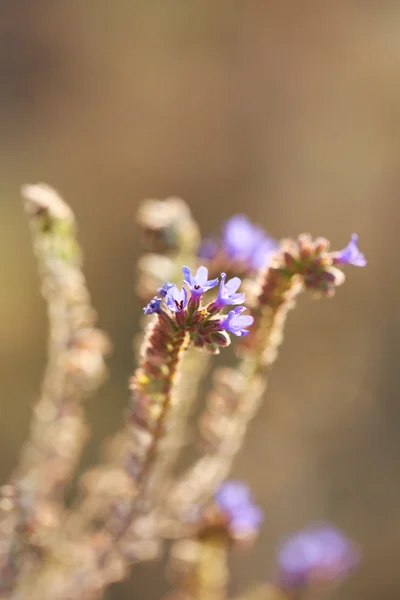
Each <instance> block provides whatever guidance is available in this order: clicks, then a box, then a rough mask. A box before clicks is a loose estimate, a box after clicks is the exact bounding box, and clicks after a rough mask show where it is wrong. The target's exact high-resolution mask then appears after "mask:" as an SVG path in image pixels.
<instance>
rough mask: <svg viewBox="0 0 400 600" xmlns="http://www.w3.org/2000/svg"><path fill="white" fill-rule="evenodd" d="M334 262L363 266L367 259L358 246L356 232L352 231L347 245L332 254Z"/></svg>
mask: <svg viewBox="0 0 400 600" xmlns="http://www.w3.org/2000/svg"><path fill="white" fill-rule="evenodd" d="M334 262H335V263H342V264H348V265H354V266H355V267H365V265H366V264H367V260H366V258H365V256H364V254H363V253H362V252H360V250H359V248H358V235H357V234H356V233H353V235H352V236H351V238H350V242H349V243H348V244H347V246H346V247H345V248H343V250H340V251H339V252H337V253H336V254H335V255H334Z"/></svg>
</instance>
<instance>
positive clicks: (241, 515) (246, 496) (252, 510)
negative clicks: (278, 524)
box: [214, 481, 263, 535]
mask: <svg viewBox="0 0 400 600" xmlns="http://www.w3.org/2000/svg"><path fill="white" fill-rule="evenodd" d="M214 501H215V503H216V505H217V506H218V508H219V509H220V510H221V511H222V512H223V513H225V515H226V517H227V519H228V524H229V527H230V528H231V529H232V532H233V533H237V534H239V535H244V534H251V533H254V532H256V531H257V530H258V528H259V526H260V524H261V523H262V520H263V511H262V510H261V508H260V507H259V506H256V505H255V504H254V503H253V498H252V495H251V492H250V489H249V488H248V487H247V485H245V484H244V483H241V482H240V481H227V482H226V483H224V484H223V485H222V486H221V487H220V488H219V490H218V491H217V492H216V494H215V495H214Z"/></svg>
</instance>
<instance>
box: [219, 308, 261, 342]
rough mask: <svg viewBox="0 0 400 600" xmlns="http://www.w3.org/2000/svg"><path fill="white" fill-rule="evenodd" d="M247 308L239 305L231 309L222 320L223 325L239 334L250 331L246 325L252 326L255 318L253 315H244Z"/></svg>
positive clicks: (245, 333) (227, 329) (229, 330)
mask: <svg viewBox="0 0 400 600" xmlns="http://www.w3.org/2000/svg"><path fill="white" fill-rule="evenodd" d="M245 310H246V309H245V308H244V306H237V307H236V308H234V309H233V310H231V311H229V313H228V316H227V317H226V318H225V319H223V320H222V321H221V323H220V324H221V327H222V328H223V329H225V331H228V332H229V333H233V334H234V335H237V336H244V335H247V334H248V333H249V331H247V329H246V327H250V325H252V323H253V321H254V319H253V317H252V316H251V315H242V314H241V313H242V312H244V311H245Z"/></svg>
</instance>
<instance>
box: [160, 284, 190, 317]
mask: <svg viewBox="0 0 400 600" xmlns="http://www.w3.org/2000/svg"><path fill="white" fill-rule="evenodd" d="M165 302H166V304H167V306H168V308H169V309H170V310H172V311H173V312H181V311H182V310H183V309H184V308H186V306H187V303H188V293H187V291H186V290H185V288H184V287H182V288H181V289H180V290H179V289H178V288H177V287H176V285H172V286H171V287H170V288H169V290H168V291H167V294H166V296H165Z"/></svg>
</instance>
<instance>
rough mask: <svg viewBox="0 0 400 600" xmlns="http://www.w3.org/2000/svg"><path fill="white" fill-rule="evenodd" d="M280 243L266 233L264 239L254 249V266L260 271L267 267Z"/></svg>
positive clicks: (252, 260)
mask: <svg viewBox="0 0 400 600" xmlns="http://www.w3.org/2000/svg"><path fill="white" fill-rule="evenodd" d="M278 245H279V244H278V242H277V240H276V239H275V238H273V237H270V236H269V235H266V236H265V239H264V241H263V242H262V243H261V244H260V245H259V246H258V247H256V248H254V250H253V253H252V259H251V262H252V266H253V268H254V269H255V270H257V271H258V270H259V269H262V268H263V267H265V266H266V265H267V263H269V261H270V259H271V256H272V255H273V253H274V252H275V250H276V249H277V248H278Z"/></svg>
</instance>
